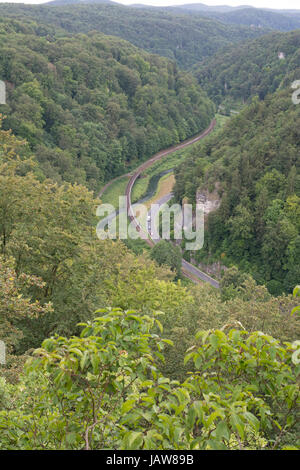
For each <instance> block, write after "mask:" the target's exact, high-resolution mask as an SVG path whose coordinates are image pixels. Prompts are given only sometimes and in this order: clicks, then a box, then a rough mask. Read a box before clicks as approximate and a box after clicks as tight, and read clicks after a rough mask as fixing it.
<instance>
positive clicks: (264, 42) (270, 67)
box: [196, 30, 300, 104]
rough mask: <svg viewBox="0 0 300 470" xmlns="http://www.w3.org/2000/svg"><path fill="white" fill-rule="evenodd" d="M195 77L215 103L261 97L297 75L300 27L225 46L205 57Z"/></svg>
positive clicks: (287, 84) (299, 60) (299, 74)
mask: <svg viewBox="0 0 300 470" xmlns="http://www.w3.org/2000/svg"><path fill="white" fill-rule="evenodd" d="M280 54H281V55H280ZM196 76H197V77H198V80H199V83H200V84H201V85H202V86H203V88H204V89H205V90H206V91H207V93H208V94H209V96H210V97H211V98H212V99H213V100H214V101H215V102H216V103H218V104H219V103H221V102H222V101H224V100H226V99H230V101H231V102H232V101H233V102H234V101H238V102H241V103H244V102H245V101H247V100H248V99H249V98H251V97H253V96H255V95H258V96H259V98H260V99H263V98H264V97H265V96H266V94H267V93H273V92H275V91H276V90H277V89H278V88H280V87H284V86H289V85H291V83H292V82H293V80H297V79H298V78H299V76H300V30H298V31H293V32H291V33H272V34H269V35H267V36H263V37H262V38H258V39H255V40H253V41H248V42H247V43H246V44H240V45H238V46H235V47H230V48H227V49H226V50H224V51H222V52H220V53H217V54H216V55H215V56H213V57H212V58H211V59H207V60H206V61H205V63H203V64H202V65H201V67H199V68H198V70H197V71H196Z"/></svg>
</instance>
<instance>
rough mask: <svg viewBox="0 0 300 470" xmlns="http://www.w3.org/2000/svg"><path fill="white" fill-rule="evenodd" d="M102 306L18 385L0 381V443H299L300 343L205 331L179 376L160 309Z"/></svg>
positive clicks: (40, 353)
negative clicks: (166, 372)
mask: <svg viewBox="0 0 300 470" xmlns="http://www.w3.org/2000/svg"><path fill="white" fill-rule="evenodd" d="M97 313H99V315H101V316H99V317H98V318H96V319H95V320H94V321H93V322H91V323H86V324H81V325H80V326H82V327H83V330H82V332H81V335H80V337H71V338H65V337H60V336H56V337H52V338H50V339H47V340H45V341H44V342H43V344H42V348H40V349H38V350H36V351H35V354H34V355H35V357H34V358H31V359H30V360H29V361H28V363H27V365H26V369H25V374H24V376H23V377H21V381H20V383H19V384H17V385H9V384H5V382H4V381H2V382H0V406H1V411H0V431H1V443H0V448H2V449H234V448H240V449H244V448H247V449H255V448H268V449H277V448H287V447H288V448H291V447H295V444H296V442H295V436H296V434H297V429H296V426H297V424H296V423H297V412H298V411H299V409H298V408H297V406H298V405H299V386H298V384H297V374H298V373H299V369H300V365H299V364H297V360H295V357H296V356H295V348H296V347H297V345H296V344H291V343H284V344H280V343H279V341H277V340H276V339H274V338H273V337H271V336H268V335H266V334H264V333H262V332H255V333H252V334H250V333H248V332H246V331H244V330H237V329H231V326H228V327H224V328H223V331H222V330H214V331H200V332H198V333H197V335H196V338H195V340H196V343H195V345H194V346H193V347H192V348H190V349H189V351H188V354H187V356H186V358H185V362H186V363H188V364H191V368H192V369H193V372H192V373H190V374H188V378H187V379H186V380H185V382H184V383H179V382H177V381H171V380H170V379H168V378H166V377H163V376H162V375H161V374H160V372H159V370H158V367H157V364H159V363H160V362H161V361H162V360H163V355H162V351H163V349H164V346H165V345H166V344H169V343H170V341H169V340H165V339H162V338H161V337H160V335H159V334H157V333H158V332H159V330H160V331H161V330H162V327H161V323H160V321H159V319H158V316H159V315H161V313H157V314H155V315H153V316H148V315H144V316H139V315H138V314H136V313H135V312H134V311H126V312H124V311H122V310H120V309H114V310H106V311H103V310H99V311H98V312H97ZM227 330H229V331H228V333H226V331H227ZM2 380H3V379H2Z"/></svg>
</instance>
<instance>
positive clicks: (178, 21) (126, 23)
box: [0, 4, 267, 68]
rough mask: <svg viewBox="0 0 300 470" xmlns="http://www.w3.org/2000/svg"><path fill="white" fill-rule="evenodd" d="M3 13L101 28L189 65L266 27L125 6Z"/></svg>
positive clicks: (0, 9)
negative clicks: (225, 23) (234, 23)
mask: <svg viewBox="0 0 300 470" xmlns="http://www.w3.org/2000/svg"><path fill="white" fill-rule="evenodd" d="M0 15H3V16H11V17H13V18H14V19H18V20H20V21H24V20H26V19H31V20H33V21H37V22H38V23H39V25H41V24H43V25H52V26H55V27H56V28H60V29H63V30H64V31H67V32H70V33H88V32H90V31H93V30H95V31H100V32H102V33H104V34H109V35H110V34H112V35H115V36H119V37H121V38H122V39H126V40H127V41H130V42H131V43H132V44H135V45H136V46H138V47H141V48H143V49H145V50H147V51H148V52H151V53H155V54H159V55H161V56H165V57H168V58H169V59H172V60H175V61H176V62H177V64H178V65H179V66H180V67H184V68H188V67H190V66H192V65H194V64H196V63H197V62H199V61H200V60H201V59H203V58H204V57H206V56H211V55H213V54H214V53H215V52H217V50H219V49H221V48H223V47H224V46H226V45H229V44H232V43H237V42H240V41H243V40H246V39H249V38H255V37H257V36H261V35H262V34H263V33H265V32H267V30H265V29H263V28H250V27H247V26H238V25H232V26H229V25H224V24H222V23H221V22H219V21H216V20H213V19H209V18H203V17H201V16H196V17H193V16H191V15H184V14H178V13H177V14H172V13H168V12H164V11H156V10H155V9H146V10H144V9H136V8H128V7H125V6H122V5H105V4H104V5H101V4H100V5H87V4H85V5H66V6H47V5H43V6H40V5H36V6H29V5H6V4H1V5H0Z"/></svg>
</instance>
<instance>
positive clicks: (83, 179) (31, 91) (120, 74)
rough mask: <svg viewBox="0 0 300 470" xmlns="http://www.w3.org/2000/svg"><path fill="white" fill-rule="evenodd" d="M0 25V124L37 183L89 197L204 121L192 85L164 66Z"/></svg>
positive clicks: (89, 39)
mask: <svg viewBox="0 0 300 470" xmlns="http://www.w3.org/2000/svg"><path fill="white" fill-rule="evenodd" d="M0 25H1V26H2V34H1V35H0V44H1V50H0V75H1V78H2V80H5V81H6V83H7V89H8V96H7V105H6V106H2V107H1V111H2V113H3V114H4V115H5V116H6V119H5V120H4V123H3V126H4V129H12V130H13V132H14V133H15V134H16V135H18V136H20V137H22V138H25V139H26V140H27V142H28V144H29V147H30V150H32V151H34V154H35V157H36V159H37V160H38V162H39V169H40V173H41V177H50V178H52V179H53V180H54V181H58V182H61V181H69V182H77V183H82V184H87V186H88V187H89V188H92V189H94V190H96V189H97V188H100V187H101V184H102V183H103V182H104V181H107V180H109V179H111V178H112V177H113V176H115V175H118V174H121V173H124V172H125V171H126V169H127V168H128V167H130V166H133V165H136V164H137V162H138V161H139V160H143V159H145V158H146V157H150V156H151V155H153V154H154V153H155V152H157V151H158V150H160V149H162V148H165V147H168V146H170V145H171V144H174V143H176V142H179V141H180V140H184V139H186V138H187V137H189V136H191V135H193V134H196V133H197V132H199V131H201V130H203V129H205V128H206V127H207V126H208V124H209V122H210V120H211V119H212V117H213V114H214V106H213V104H212V103H211V102H210V101H209V100H208V99H207V98H206V95H205V93H203V92H202V91H201V89H200V87H199V86H198V85H197V82H196V80H195V78H194V77H192V76H191V75H189V74H187V73H183V72H181V71H180V70H178V69H177V67H176V65H175V64H174V63H172V62H170V61H169V60H167V59H163V58H160V57H158V56H156V55H150V54H147V53H146V52H143V51H141V50H139V49H136V48H135V47H134V46H132V45H131V44H129V43H126V42H124V41H122V40H119V39H117V38H113V37H107V36H103V35H101V34H99V33H90V34H88V35H83V34H82V35H75V36H72V37H63V38H56V37H55V35H53V34H51V33H52V31H51V28H50V29H49V28H40V26H38V25H36V24H34V23H25V24H24V23H21V22H19V21H14V20H11V21H6V20H5V21H2V23H0Z"/></svg>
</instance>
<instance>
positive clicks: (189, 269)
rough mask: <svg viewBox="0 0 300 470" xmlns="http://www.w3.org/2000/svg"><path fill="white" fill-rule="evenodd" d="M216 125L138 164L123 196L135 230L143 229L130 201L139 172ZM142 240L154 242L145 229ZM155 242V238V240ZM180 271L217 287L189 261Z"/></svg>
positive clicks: (193, 140)
mask: <svg viewBox="0 0 300 470" xmlns="http://www.w3.org/2000/svg"><path fill="white" fill-rule="evenodd" d="M215 125H216V120H215V119H213V120H212V121H211V123H210V125H209V127H208V128H207V129H206V130H205V131H204V132H202V133H201V134H200V135H198V136H196V137H193V138H191V139H188V140H186V141H185V142H182V143H181V144H178V145H174V146H173V147H170V148H168V149H166V150H162V151H160V152H158V153H157V154H155V155H154V156H153V157H152V158H150V159H149V160H147V161H146V162H145V163H143V164H142V165H140V166H139V167H138V168H137V170H135V172H134V173H133V174H132V175H131V177H130V179H129V181H128V184H127V186H126V191H125V196H126V204H127V213H128V217H129V219H130V221H131V222H132V223H133V225H134V226H135V228H136V230H137V231H138V232H141V231H142V230H143V229H142V228H141V226H140V225H139V223H138V221H137V220H136V218H135V216H134V212H133V208H132V203H131V192H132V188H133V186H134V183H135V182H136V180H137V179H138V178H139V176H140V175H141V173H142V172H143V171H145V170H146V169H148V168H149V167H150V166H151V165H153V163H155V162H157V161H158V160H160V159H162V158H163V157H165V156H167V155H170V153H173V152H176V151H177V150H180V149H183V148H185V147H188V146H189V145H191V144H194V143H195V142H198V141H199V140H201V139H203V138H204V137H206V136H207V135H208V134H210V133H211V132H212V131H213V129H214V127H215ZM144 240H145V242H146V243H147V244H148V245H149V246H151V247H153V246H154V245H155V242H154V241H153V240H152V238H151V235H150V233H149V232H148V231H147V232H145V231H144ZM156 243H157V240H156ZM182 273H183V274H184V276H185V277H187V278H188V279H190V280H192V281H193V282H203V281H204V282H208V283H209V284H211V285H212V286H213V287H216V288H219V283H218V281H216V280H215V279H213V278H212V277H210V276H208V275H207V274H206V273H204V272H202V271H200V270H199V269H198V268H196V267H195V266H193V265H192V264H191V263H188V262H187V261H185V260H182Z"/></svg>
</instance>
